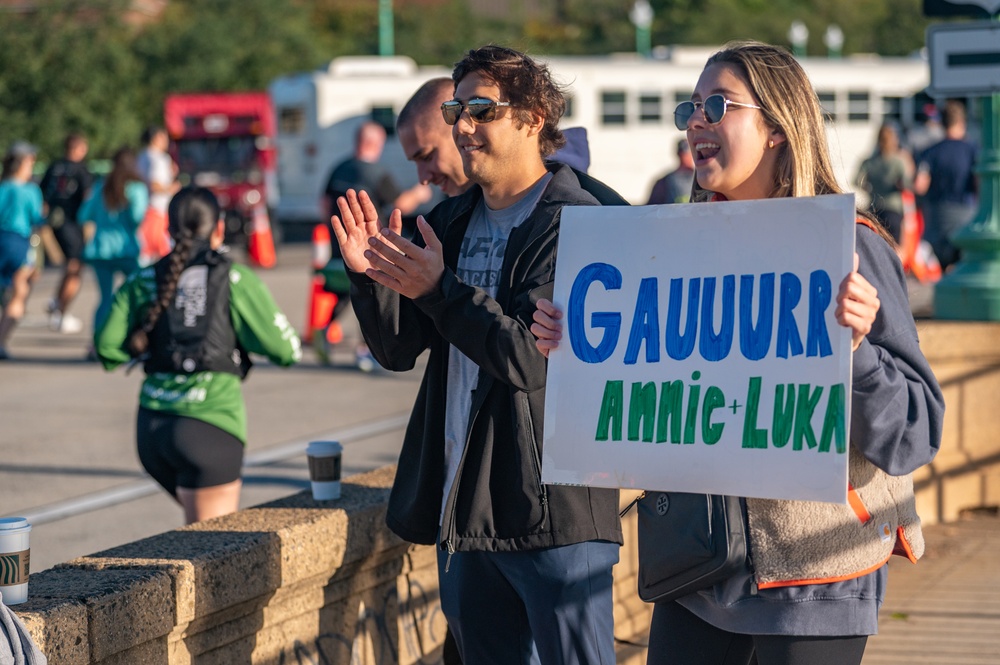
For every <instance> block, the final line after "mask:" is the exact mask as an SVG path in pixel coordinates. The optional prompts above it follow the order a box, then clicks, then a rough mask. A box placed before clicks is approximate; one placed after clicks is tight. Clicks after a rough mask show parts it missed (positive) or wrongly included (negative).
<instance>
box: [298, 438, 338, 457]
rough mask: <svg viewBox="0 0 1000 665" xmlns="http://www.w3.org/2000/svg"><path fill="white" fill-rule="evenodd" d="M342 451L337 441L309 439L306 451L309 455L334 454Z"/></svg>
mask: <svg viewBox="0 0 1000 665" xmlns="http://www.w3.org/2000/svg"><path fill="white" fill-rule="evenodd" d="M343 451H344V447H343V446H341V445H340V442H339V441H310V442H309V446H308V447H307V448H306V453H308V454H311V455H336V454H337V453H341V452H343Z"/></svg>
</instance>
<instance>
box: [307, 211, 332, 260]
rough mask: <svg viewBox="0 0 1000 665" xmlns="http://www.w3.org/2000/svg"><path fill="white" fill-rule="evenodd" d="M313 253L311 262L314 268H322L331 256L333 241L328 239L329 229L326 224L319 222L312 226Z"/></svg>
mask: <svg viewBox="0 0 1000 665" xmlns="http://www.w3.org/2000/svg"><path fill="white" fill-rule="evenodd" d="M312 243H313V255H312V264H313V269H314V270H322V269H323V268H325V267H326V264H327V263H329V262H330V259H331V258H332V257H333V242H332V241H331V239H330V229H329V228H328V227H327V225H326V224H324V223H322V222H320V223H319V224H317V225H316V226H314V227H313V237H312Z"/></svg>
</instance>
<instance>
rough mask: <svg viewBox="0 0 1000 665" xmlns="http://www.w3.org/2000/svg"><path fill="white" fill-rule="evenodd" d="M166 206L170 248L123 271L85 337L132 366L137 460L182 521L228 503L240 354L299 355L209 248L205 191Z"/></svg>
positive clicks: (215, 512) (245, 272) (216, 245)
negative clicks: (136, 374)
mask: <svg viewBox="0 0 1000 665" xmlns="http://www.w3.org/2000/svg"><path fill="white" fill-rule="evenodd" d="M167 214H168V219H169V225H170V234H171V236H173V239H174V241H175V243H176V244H175V246H174V249H173V251H171V252H170V253H169V254H168V255H167V256H165V257H164V258H163V259H161V260H160V261H159V262H157V263H156V264H155V265H152V266H148V267H146V268H143V269H142V270H140V271H138V272H136V273H134V274H133V275H132V276H131V277H129V279H128V281H126V282H125V284H124V285H123V286H122V287H121V289H120V290H119V291H118V293H117V294H116V295H115V298H114V302H113V303H112V305H111V312H110V314H109V315H108V318H107V320H106V321H105V322H104V324H103V325H102V326H101V328H100V329H99V330H98V331H97V333H96V334H95V338H94V342H95V347H96V349H97V353H98V356H99V357H100V359H101V361H102V363H103V364H104V367H105V369H108V370H111V369H113V368H115V367H117V366H118V365H121V364H124V363H131V364H135V363H139V362H141V363H143V366H144V368H145V371H146V380H145V382H144V383H143V385H142V389H141V391H140V393H139V414H138V418H137V423H136V439H137V441H138V449H139V460H140V461H141V463H142V465H143V467H144V468H145V469H146V471H148V472H149V474H150V475H151V476H152V477H153V478H154V479H155V480H156V482H158V483H159V484H160V485H161V486H163V488H164V489H165V490H167V492H169V493H170V495H171V496H173V497H174V499H176V500H177V502H178V503H180V504H181V506H183V508H184V517H185V521H186V522H187V523H188V524H190V523H192V522H198V521H200V520H205V519H210V518H212V517H218V516H220V515H225V514H228V513H231V512H233V511H235V510H236V509H237V508H238V506H239V497H240V487H241V480H240V468H241V466H242V463H243V449H244V446H245V444H246V430H247V423H246V420H247V419H246V405H245V404H244V401H243V394H242V389H241V386H240V382H241V381H242V380H243V379H244V378H245V377H246V374H247V372H248V371H249V369H250V364H251V363H250V360H249V354H251V353H253V354H259V355H263V356H266V357H267V358H269V359H270V360H271V361H272V362H274V363H277V364H279V365H291V364H292V363H294V362H297V361H298V360H299V359H300V358H301V356H302V351H301V348H300V343H299V338H298V337H297V336H296V334H295V331H294V330H293V329H292V327H291V326H290V325H289V323H288V320H287V319H286V318H285V315H284V314H282V313H281V311H280V310H278V307H277V305H276V304H275V303H274V299H273V298H272V297H271V294H270V293H269V292H268V290H267V288H266V287H265V286H264V284H263V283H262V282H261V281H260V279H259V278H258V277H257V276H256V275H255V274H254V273H253V272H252V271H251V270H250V269H249V268H247V267H245V266H241V265H235V264H233V263H232V262H231V261H230V260H229V258H228V257H227V256H226V255H225V254H224V253H223V252H222V251H220V249H221V247H222V237H223V233H224V226H223V223H222V220H221V218H220V210H219V204H218V201H216V199H215V196H213V195H212V193H211V192H210V191H208V190H207V189H204V188H198V187H188V188H185V189H182V190H181V191H180V192H178V193H177V195H176V196H174V198H173V199H172V200H171V201H170V206H169V209H168V213H167Z"/></svg>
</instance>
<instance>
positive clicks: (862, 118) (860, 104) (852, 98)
mask: <svg viewBox="0 0 1000 665" xmlns="http://www.w3.org/2000/svg"><path fill="white" fill-rule="evenodd" d="M870 117H871V111H870V109H869V95H868V92H867V91H864V92H861V91H858V90H852V91H849V92H848V93H847V121H848V122H868V120H869V118H870Z"/></svg>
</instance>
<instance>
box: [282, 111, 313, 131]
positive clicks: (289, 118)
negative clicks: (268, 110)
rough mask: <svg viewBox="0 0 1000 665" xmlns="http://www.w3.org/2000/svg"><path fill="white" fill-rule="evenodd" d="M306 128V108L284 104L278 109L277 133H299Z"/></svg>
mask: <svg viewBox="0 0 1000 665" xmlns="http://www.w3.org/2000/svg"><path fill="white" fill-rule="evenodd" d="M305 128H306V110H305V109H304V108H302V107H301V106H285V107H282V108H279V109H278V133H279V134H289V135H291V134H301V133H302V132H303V131H305Z"/></svg>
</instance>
